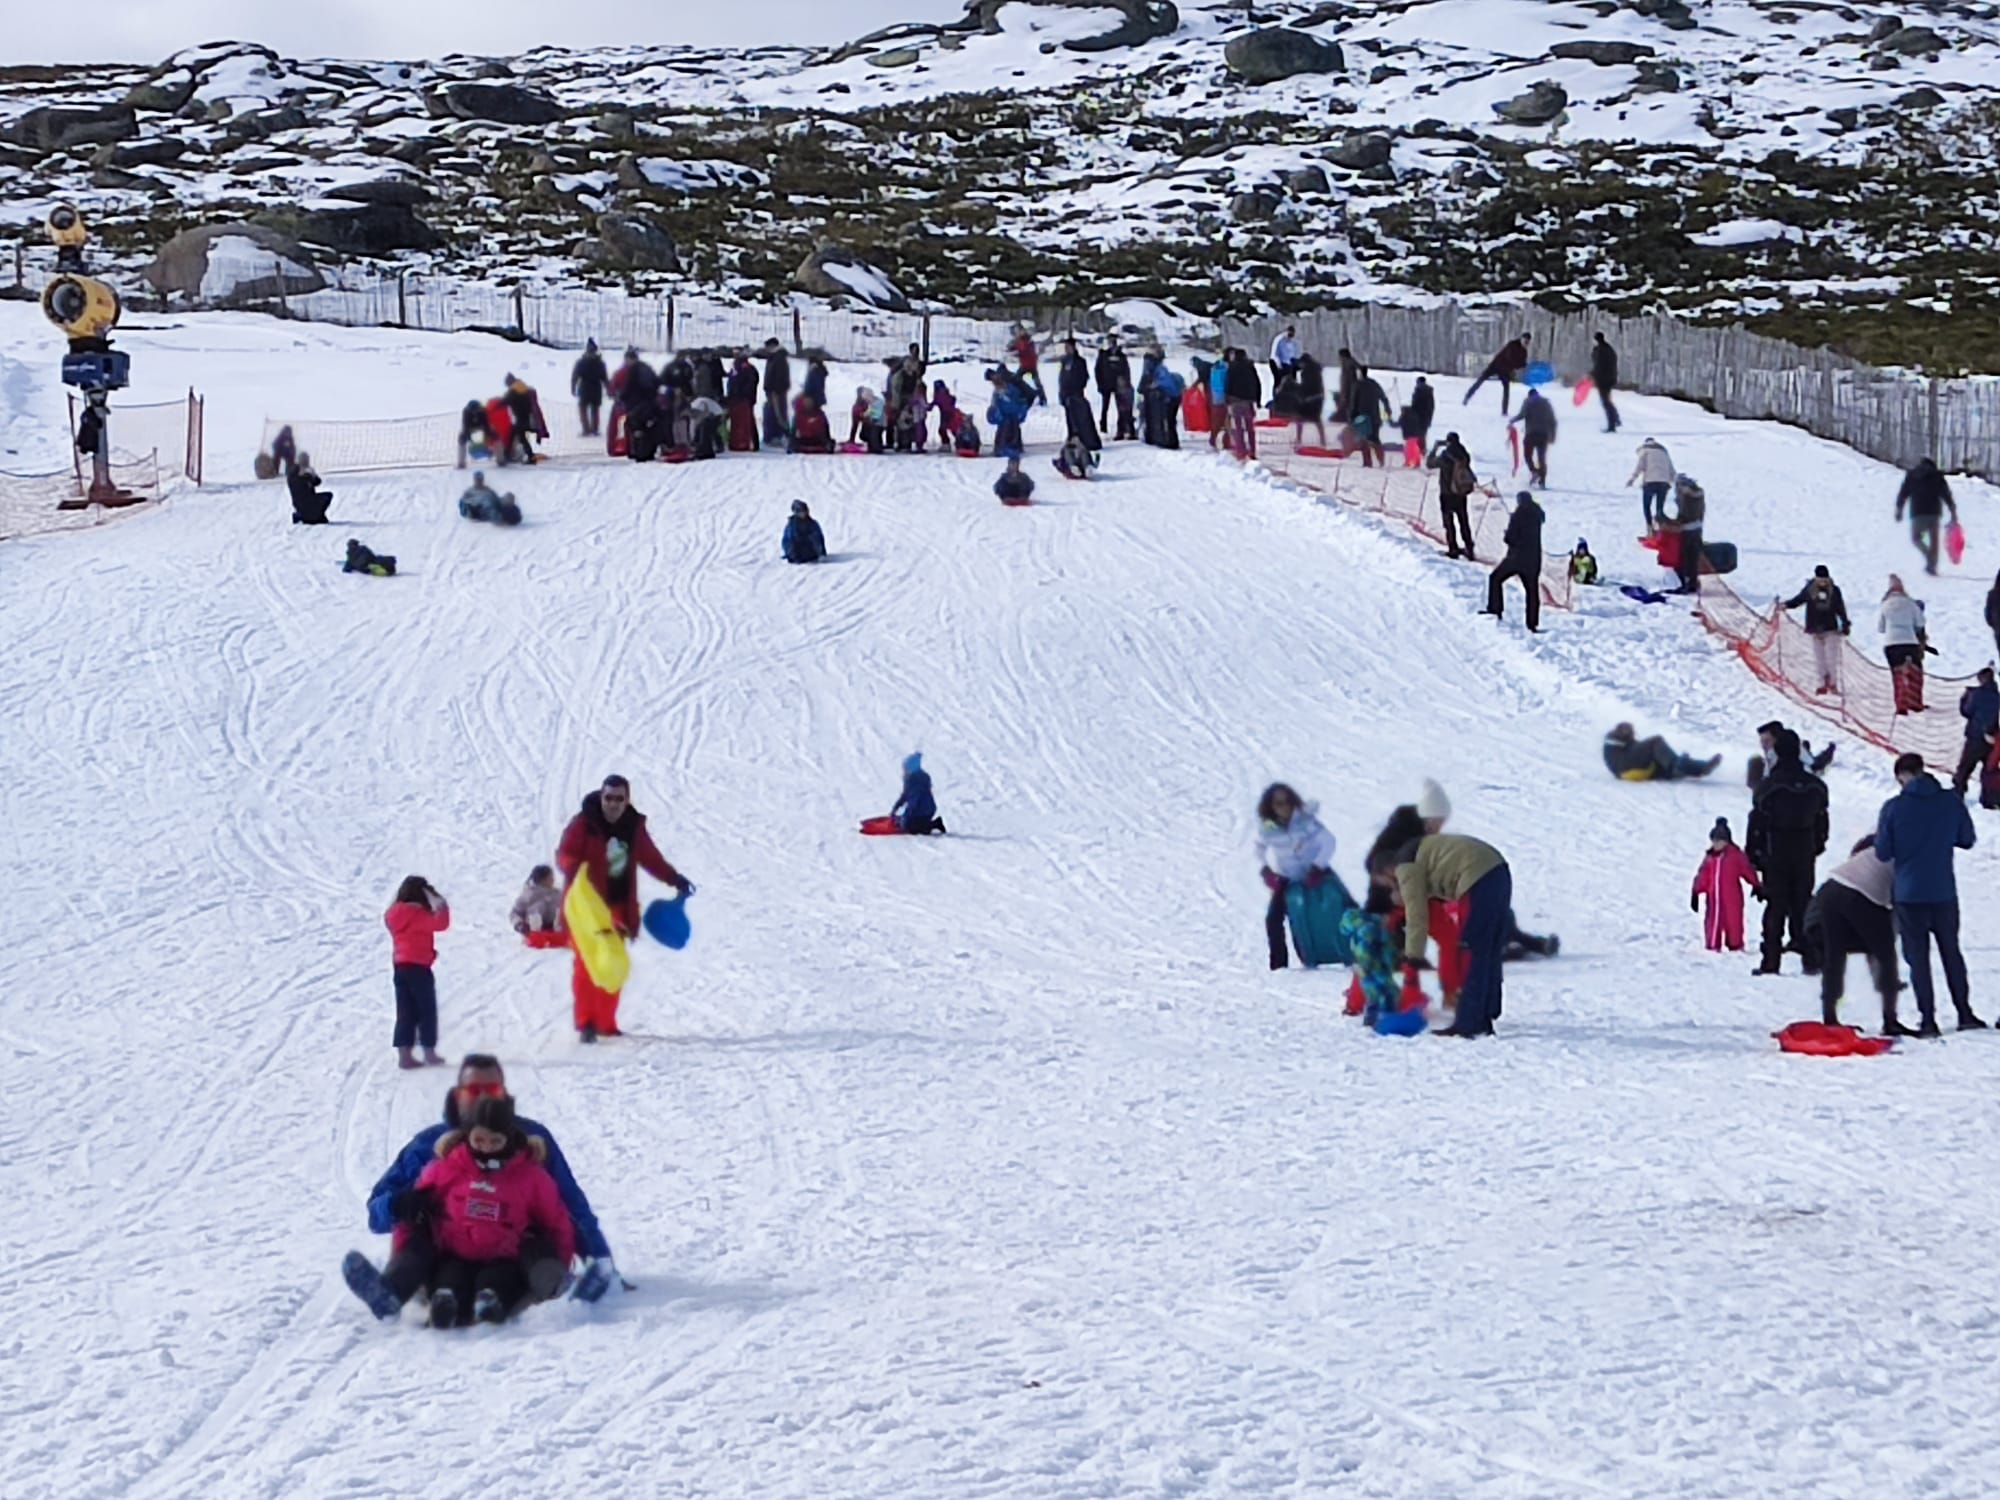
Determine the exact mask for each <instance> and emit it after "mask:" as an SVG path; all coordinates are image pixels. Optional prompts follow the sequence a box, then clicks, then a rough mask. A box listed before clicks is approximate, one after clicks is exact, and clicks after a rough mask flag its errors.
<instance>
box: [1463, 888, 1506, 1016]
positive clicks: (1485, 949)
mask: <svg viewBox="0 0 2000 1500" xmlns="http://www.w3.org/2000/svg"><path fill="white" fill-rule="evenodd" d="M1466 898H1467V899H1466V912H1465V927H1464V929H1463V930H1462V931H1461V933H1460V936H1459V941H1460V943H1461V944H1462V945H1463V946H1464V948H1465V988H1464V989H1463V990H1462V991H1460V993H1459V997H1458V1020H1457V1022H1456V1023H1455V1024H1456V1026H1457V1029H1458V1030H1460V1031H1463V1032H1466V1033H1469V1034H1471V1035H1480V1034H1483V1033H1485V1032H1489V1031H1491V1030H1492V1029H1493V1022H1494V1019H1495V1018H1496V1017H1498V1016H1499V1014H1500V1009H1501V1004H1500V1002H1501V987H1502V983H1503V980H1504V970H1503V967H1502V960H1503V959H1504V957H1505V956H1506V952H1507V930H1508V928H1510V927H1511V926H1512V925H1513V922H1512V920H1511V918H1512V914H1513V909H1514V875H1513V872H1512V871H1511V870H1509V869H1508V868H1507V867H1506V866H1505V865H1499V866H1496V867H1495V868H1494V869H1491V870H1488V871H1487V872H1486V873H1485V874H1484V875H1482V876H1480V877H1479V879H1477V880H1475V881H1474V882H1473V883H1472V889H1471V890H1470V891H1468V892H1467V893H1466Z"/></svg>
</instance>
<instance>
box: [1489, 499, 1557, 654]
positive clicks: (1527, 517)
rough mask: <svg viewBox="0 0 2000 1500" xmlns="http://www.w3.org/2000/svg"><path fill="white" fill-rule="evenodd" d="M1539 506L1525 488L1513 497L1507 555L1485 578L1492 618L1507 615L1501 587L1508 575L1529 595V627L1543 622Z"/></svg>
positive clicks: (1509, 519) (1532, 628) (1540, 515)
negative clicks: (1518, 580)
mask: <svg viewBox="0 0 2000 1500" xmlns="http://www.w3.org/2000/svg"><path fill="white" fill-rule="evenodd" d="M1542 519H1543V517H1542V508H1541V507H1540V506H1539V505H1537V504H1535V497H1534V496H1533V495H1531V494H1529V493H1528V492H1527V491H1526V490H1522V491H1521V493H1520V494H1518V495H1516V496H1515V497H1514V513H1513V514H1512V515H1511V516H1509V517H1508V518H1507V534H1506V537H1505V539H1504V540H1505V541H1506V543H1507V555H1506V556H1505V557H1503V558H1501V559H1500V566H1499V567H1497V568H1495V569H1494V570H1493V576H1492V577H1490V578H1488V579H1487V580H1486V613H1487V614H1489V615H1491V616H1493V618H1494V619H1496V620H1499V619H1504V618H1505V617H1506V613H1507V611H1506V601H1505V597H1504V596H1503V595H1502V593H1501V590H1502V588H1503V587H1504V586H1505V585H1506V582H1507V580H1508V579H1510V578H1518V579H1520V580H1521V587H1522V588H1523V589H1525V590H1526V591H1527V595H1528V629H1529V630H1530V631H1538V630H1540V629H1541V625H1542Z"/></svg>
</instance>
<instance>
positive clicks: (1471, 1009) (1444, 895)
mask: <svg viewBox="0 0 2000 1500" xmlns="http://www.w3.org/2000/svg"><path fill="white" fill-rule="evenodd" d="M1396 884H1397V885H1398V887H1400V888H1401V890H1402V893H1403V911H1404V913H1405V916H1404V922H1403V966H1404V968H1405V969H1423V968H1428V967H1429V963H1428V962H1427V961H1426V959H1425V958H1424V949H1425V947H1426V946H1427V945H1428V944H1429V942H1430V937H1431V920H1430V912H1431V902H1432V900H1433V899H1436V900H1439V901H1457V900H1461V899H1463V900H1464V901H1465V904H1466V911H1465V925H1464V928H1463V930H1462V932H1461V934H1460V941H1461V942H1462V943H1463V945H1464V947H1465V957H1466V964H1465V988H1464V990H1463V991H1462V992H1461V993H1460V995H1459V997H1458V1019H1457V1020H1455V1021H1454V1022H1453V1023H1452V1024H1451V1025H1449V1026H1446V1027H1444V1028H1442V1029H1441V1030H1440V1031H1439V1033H1438V1034H1439V1035H1440V1036H1459V1037H1475V1036H1491V1035H1492V1034H1493V1021H1494V1018H1495V1017H1497V1016H1498V1015H1499V1014H1500V1008H1501V981H1502V970H1501V963H1502V959H1503V957H1504V956H1505V953H1506V948H1507V930H1508V928H1509V926H1510V925H1511V923H1510V922H1509V920H1508V913H1509V912H1510V911H1511V910H1512V909H1513V905H1514V876H1513V874H1512V872H1511V871H1510V870H1508V868H1507V859H1506V856H1505V855H1503V854H1501V852H1500V851H1499V850H1498V849H1495V848H1494V847H1493V846H1492V845H1491V844H1488V843H1483V842H1481V841H1480V840H1479V839H1475V838H1469V837H1468V836H1466V835H1465V834H1462V833H1437V832H1431V833H1426V834H1425V835H1424V837H1423V840H1422V841H1421V842H1420V843H1419V844H1418V845H1417V849H1416V853H1415V854H1414V855H1412V856H1411V858H1410V860H1409V861H1408V863H1406V864H1402V865H1399V866H1397V868H1396Z"/></svg>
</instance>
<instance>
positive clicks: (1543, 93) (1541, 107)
mask: <svg viewBox="0 0 2000 1500" xmlns="http://www.w3.org/2000/svg"><path fill="white" fill-rule="evenodd" d="M1568 108H1569V93H1568V91H1567V90H1566V89H1564V88H1563V86H1562V85H1561V84H1559V83H1551V82H1550V81H1549V80H1548V79H1546V78H1544V79H1543V80H1542V81H1541V82H1540V83H1537V84H1535V85H1534V86H1533V87H1531V88H1530V89H1529V90H1528V91H1527V92H1526V93H1524V94H1516V95H1515V96H1514V97H1513V98H1511V99H1508V100H1504V101H1502V102H1501V103H1499V104H1496V105H1494V106H1493V113H1495V114H1496V115H1498V116H1499V117H1500V118H1501V119H1503V120H1505V121H1506V122H1507V123H1508V124H1509V125H1546V124H1548V123H1549V121H1551V120H1553V119H1554V118H1555V117H1556V116H1557V115H1559V114H1561V113H1562V112H1563V111H1564V110H1566V109H1568Z"/></svg>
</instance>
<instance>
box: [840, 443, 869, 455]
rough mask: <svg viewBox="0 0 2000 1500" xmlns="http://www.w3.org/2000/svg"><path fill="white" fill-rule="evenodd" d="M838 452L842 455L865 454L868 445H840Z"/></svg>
mask: <svg viewBox="0 0 2000 1500" xmlns="http://www.w3.org/2000/svg"><path fill="white" fill-rule="evenodd" d="M839 451H840V452H842V453H866V452H867V451H868V445H867V444H866V443H842V444H841V445H840V449H839Z"/></svg>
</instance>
